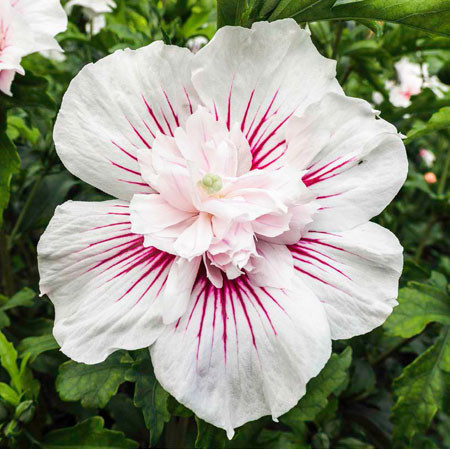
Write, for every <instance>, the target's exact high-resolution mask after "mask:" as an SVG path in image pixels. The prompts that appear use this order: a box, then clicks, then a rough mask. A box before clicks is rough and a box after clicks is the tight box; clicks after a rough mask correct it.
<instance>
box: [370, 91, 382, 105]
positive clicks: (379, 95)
mask: <svg viewBox="0 0 450 449" xmlns="http://www.w3.org/2000/svg"><path fill="white" fill-rule="evenodd" d="M383 100H384V97H383V94H382V93H381V92H374V93H373V94H372V101H373V103H375V104H381V103H383Z"/></svg>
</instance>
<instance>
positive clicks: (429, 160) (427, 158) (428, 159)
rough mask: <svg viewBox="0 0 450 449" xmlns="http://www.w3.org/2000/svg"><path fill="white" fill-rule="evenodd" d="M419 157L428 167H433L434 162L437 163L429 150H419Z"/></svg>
mask: <svg viewBox="0 0 450 449" xmlns="http://www.w3.org/2000/svg"><path fill="white" fill-rule="evenodd" d="M419 157H420V158H421V159H422V160H423V162H424V164H425V165H426V166H427V167H432V166H433V164H434V162H435V161H436V156H435V154H434V153H433V152H432V151H430V150H427V149H425V148H421V149H420V150H419Z"/></svg>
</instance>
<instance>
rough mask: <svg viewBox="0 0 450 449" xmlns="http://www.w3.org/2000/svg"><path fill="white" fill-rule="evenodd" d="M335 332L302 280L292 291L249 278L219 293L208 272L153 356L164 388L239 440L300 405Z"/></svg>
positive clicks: (227, 285) (153, 349)
mask: <svg viewBox="0 0 450 449" xmlns="http://www.w3.org/2000/svg"><path fill="white" fill-rule="evenodd" d="M329 332H330V331H329V327H328V322H327V318H326V315H325V313H324V310H323V307H322V306H321V304H320V302H319V301H318V299H317V298H316V297H315V296H314V294H313V293H312V292H311V291H310V290H309V289H308V288H307V287H306V286H304V285H302V282H301V281H300V280H299V279H297V280H296V283H295V285H293V288H292V289H290V290H279V289H271V288H267V289H264V288H259V287H254V286H253V285H252V284H251V283H250V282H249V280H248V279H246V278H245V277H243V278H239V279H238V280H235V281H230V280H224V285H223V287H222V288H221V289H217V288H215V287H214V286H213V285H212V284H211V283H210V282H209V281H208V279H207V278H206V277H205V276H204V275H201V276H199V279H198V281H197V283H196V286H195V288H194V290H193V292H192V296H191V299H190V303H189V307H188V310H187V312H186V314H185V315H184V316H183V317H182V318H181V319H180V320H179V321H178V322H177V323H176V324H174V325H172V326H169V327H167V328H166V330H165V331H164V333H163V335H161V336H160V337H159V338H158V340H157V341H156V343H155V344H154V345H153V346H152V347H151V350H150V352H151V357H152V361H153V365H154V369H155V374H156V376H157V378H158V380H159V381H160V383H161V385H162V386H163V387H164V388H165V389H166V390H167V391H169V392H170V393H171V394H172V395H174V396H175V398H176V399H177V400H178V401H179V402H181V403H182V404H184V405H186V406H187V407H189V408H191V409H192V410H194V411H195V413H196V414H197V415H198V416H199V417H200V418H202V419H204V420H206V421H208V422H210V423H212V424H214V425H215V426H217V427H221V428H223V429H225V430H226V431H227V434H228V436H229V437H230V438H231V437H232V436H233V433H234V430H233V429H235V428H236V427H239V426H240V425H242V424H244V423H246V422H247V421H251V420H255V419H258V418H260V417H261V416H264V415H272V417H273V418H274V419H277V418H278V417H279V416H280V415H282V414H284V413H286V412H287V411H288V410H289V409H291V408H292V407H293V406H294V405H295V404H296V403H297V401H298V398H299V397H301V396H303V394H304V393H305V388H306V383H307V382H308V380H309V379H310V378H311V377H314V376H316V375H317V374H318V373H319V372H320V370H321V369H322V368H323V366H324V364H325V363H326V361H327V359H328V357H329V356H330V352H331V339H330V333H329Z"/></svg>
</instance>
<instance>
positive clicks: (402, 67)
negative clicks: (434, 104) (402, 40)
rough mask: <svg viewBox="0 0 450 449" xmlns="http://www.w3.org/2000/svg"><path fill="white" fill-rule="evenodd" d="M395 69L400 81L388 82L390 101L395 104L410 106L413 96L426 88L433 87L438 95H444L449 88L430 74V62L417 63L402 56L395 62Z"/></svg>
mask: <svg viewBox="0 0 450 449" xmlns="http://www.w3.org/2000/svg"><path fill="white" fill-rule="evenodd" d="M395 69H396V71H397V78H398V83H397V82H394V81H387V82H386V89H387V90H388V91H389V101H390V102H391V103H392V104H393V105H394V106H398V107H404V108H406V107H408V106H409V105H410V104H411V97H412V96H414V95H418V94H420V93H421V92H422V89H424V88H429V89H431V90H432V91H433V92H434V94H435V95H437V96H438V97H442V96H443V95H444V92H447V90H448V87H447V86H446V85H445V84H443V83H441V82H440V81H439V78H438V77H437V76H430V75H429V72H428V64H415V63H413V62H410V61H409V60H408V58H402V59H401V60H400V61H398V62H397V63H396V64H395Z"/></svg>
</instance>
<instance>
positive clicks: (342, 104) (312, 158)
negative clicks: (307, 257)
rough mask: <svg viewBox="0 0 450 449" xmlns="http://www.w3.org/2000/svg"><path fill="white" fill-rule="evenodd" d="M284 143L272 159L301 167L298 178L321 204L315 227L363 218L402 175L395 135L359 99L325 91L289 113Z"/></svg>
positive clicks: (337, 226)
mask: <svg viewBox="0 0 450 449" xmlns="http://www.w3.org/2000/svg"><path fill="white" fill-rule="evenodd" d="M324 123H326V124H327V126H323V124H324ZM287 144H288V148H287V151H286V154H285V156H284V157H282V158H281V159H280V160H279V161H278V163H277V164H279V165H280V166H284V165H288V166H290V167H297V168H298V169H299V170H305V169H306V173H304V174H303V177H302V180H303V182H304V183H305V185H307V186H308V187H309V189H310V190H311V192H312V193H313V194H314V195H315V196H316V198H317V202H318V203H319V206H320V207H319V213H318V214H317V215H316V216H315V218H314V228H315V229H316V230H324V231H341V230H345V229H350V228H352V227H355V226H358V225H360V224H363V223H365V222H367V221H368V220H370V219H371V218H372V217H374V216H376V215H378V214H379V213H380V212H381V211H382V210H383V209H384V207H386V205H387V204H389V202H390V201H392V199H393V198H394V196H395V195H396V194H397V192H398V191H399V189H400V187H401V186H402V184H403V182H404V180H405V178H406V173H407V159H406V152H405V147H404V145H403V143H402V140H401V137H400V135H399V134H398V133H397V131H396V129H395V127H394V126H392V125H390V124H389V123H387V122H386V121H384V120H382V119H380V118H377V117H376V112H375V111H373V109H372V107H371V105H370V104H369V103H367V102H365V101H363V100H359V99H355V98H350V97H345V96H344V95H337V94H334V93H330V94H327V95H325V96H324V98H323V99H322V100H321V101H319V102H317V103H315V104H312V105H310V106H309V107H308V109H307V110H306V111H305V112H304V114H303V116H301V117H293V118H292V120H291V122H290V124H289V126H288V128H287Z"/></svg>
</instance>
